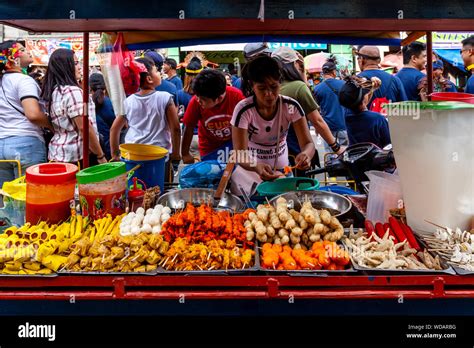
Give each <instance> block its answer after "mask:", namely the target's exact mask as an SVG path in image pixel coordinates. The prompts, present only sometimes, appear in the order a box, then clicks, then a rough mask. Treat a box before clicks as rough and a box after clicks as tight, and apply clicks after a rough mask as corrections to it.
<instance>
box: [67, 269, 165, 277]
mask: <svg viewBox="0 0 474 348" xmlns="http://www.w3.org/2000/svg"><path fill="white" fill-rule="evenodd" d="M58 274H59V275H82V276H84V275H92V276H96V275H97V276H104V275H108V276H136V275H146V276H154V275H157V274H158V269H156V270H154V271H150V272H99V271H60V272H58Z"/></svg>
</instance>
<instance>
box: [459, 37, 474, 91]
mask: <svg viewBox="0 0 474 348" xmlns="http://www.w3.org/2000/svg"><path fill="white" fill-rule="evenodd" d="M460 53H461V57H462V60H463V61H464V66H465V67H466V70H467V71H468V72H469V73H470V74H471V76H470V77H469V79H468V80H467V83H466V87H465V88H464V92H465V93H471V94H474V35H471V36H469V37H468V38H467V39H464V40H463V41H462V49H461V51H460Z"/></svg>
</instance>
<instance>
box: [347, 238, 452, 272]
mask: <svg viewBox="0 0 474 348" xmlns="http://www.w3.org/2000/svg"><path fill="white" fill-rule="evenodd" d="M347 233H348V231H346V234H347ZM414 235H415V238H416V239H417V241H418V242H419V244H420V246H421V247H422V249H424V248H427V246H426V244H425V243H424V241H423V240H421V239H420V238H419V237H418V235H417V234H416V233H414ZM342 243H343V244H344V245H345V246H346V247H347V245H346V244H345V242H344V241H342ZM347 250H348V251H349V255H350V257H351V261H352V264H353V266H354V269H356V270H357V271H361V272H365V273H377V274H380V273H382V274H383V273H385V274H451V275H454V274H456V272H455V271H454V269H453V267H451V266H450V265H449V264H448V263H447V262H446V260H445V259H444V258H442V257H441V256H440V257H439V258H440V264H441V266H442V267H444V268H445V269H443V270H435V269H419V270H418V269H382V268H369V267H362V266H360V265H359V264H358V263H357V262H355V260H354V259H353V257H352V253H351V251H350V249H349V248H347ZM429 253H430V254H431V255H435V256H436V254H435V253H432V252H429Z"/></svg>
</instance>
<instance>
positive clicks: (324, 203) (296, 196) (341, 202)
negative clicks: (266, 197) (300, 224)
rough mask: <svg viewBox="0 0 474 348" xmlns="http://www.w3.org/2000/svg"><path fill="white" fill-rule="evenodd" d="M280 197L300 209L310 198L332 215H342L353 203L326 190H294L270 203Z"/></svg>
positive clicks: (318, 207)
mask: <svg viewBox="0 0 474 348" xmlns="http://www.w3.org/2000/svg"><path fill="white" fill-rule="evenodd" d="M279 197H283V198H285V199H286V200H287V201H288V205H289V208H291V209H295V210H298V211H299V210H300V209H301V206H302V205H303V203H304V202H305V201H306V200H307V199H308V200H309V201H310V202H311V204H312V205H313V207H314V208H316V209H328V210H329V212H330V213H331V215H334V216H336V217H340V216H342V215H344V214H346V213H347V212H349V210H351V208H352V203H351V201H350V200H349V199H347V198H346V197H344V196H342V195H339V194H337V193H333V192H326V191H292V192H287V193H283V194H281V195H279V196H276V197H274V198H273V199H272V200H271V201H270V203H271V204H276V201H277V199H278V198H279Z"/></svg>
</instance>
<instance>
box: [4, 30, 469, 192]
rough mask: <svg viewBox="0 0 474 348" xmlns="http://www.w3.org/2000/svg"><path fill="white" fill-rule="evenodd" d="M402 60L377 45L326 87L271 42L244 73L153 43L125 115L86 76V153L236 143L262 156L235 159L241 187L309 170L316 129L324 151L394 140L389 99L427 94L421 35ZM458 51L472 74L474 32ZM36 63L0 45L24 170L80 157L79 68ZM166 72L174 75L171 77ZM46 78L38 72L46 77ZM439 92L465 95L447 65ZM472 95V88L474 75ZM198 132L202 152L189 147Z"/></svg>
mask: <svg viewBox="0 0 474 348" xmlns="http://www.w3.org/2000/svg"><path fill="white" fill-rule="evenodd" d="M402 53H403V63H404V67H403V69H401V70H400V71H399V72H398V73H397V74H389V73H387V72H385V71H384V70H382V69H381V68H380V62H381V59H382V57H381V54H380V51H379V49H378V48H377V47H375V46H360V47H358V49H357V50H356V52H355V54H356V56H357V62H358V66H359V68H360V73H359V74H357V75H351V76H346V77H345V78H340V77H339V76H340V74H339V73H338V67H337V61H336V60H335V59H334V57H330V58H329V59H328V60H327V61H326V63H324V65H323V66H322V72H321V77H322V82H321V83H319V84H317V85H316V86H315V87H314V88H310V84H309V83H308V81H307V75H306V70H305V66H304V59H303V57H302V56H301V54H300V53H298V52H297V51H295V50H293V49H291V48H288V47H280V48H279V49H277V50H275V51H273V52H272V51H270V50H269V49H268V47H267V46H266V45H265V44H259V43H252V44H248V45H246V47H245V50H244V56H245V60H246V62H245V65H244V66H243V68H242V71H241V76H236V73H235V71H233V70H234V69H233V68H232V70H231V71H229V72H222V71H220V70H218V69H212V68H207V67H206V66H205V63H204V61H203V59H202V57H200V56H199V55H194V56H190V57H189V59H188V61H187V62H186V64H184V76H183V78H181V77H180V76H179V75H178V73H177V69H178V64H177V62H176V61H175V60H174V59H172V58H165V57H163V55H162V54H160V53H159V52H156V51H153V50H148V51H145V52H144V53H143V54H142V56H141V57H139V58H137V59H136V65H137V66H138V67H139V71H140V73H139V74H140V88H139V90H138V91H137V92H136V93H133V94H131V95H129V96H128V97H127V99H126V101H125V105H124V110H125V112H124V115H116V114H115V113H114V109H113V107H112V103H111V100H110V98H109V97H108V95H107V89H106V83H105V81H104V77H103V75H102V74H101V73H94V74H92V75H91V76H90V78H89V82H90V83H89V88H90V91H91V98H90V101H89V103H88V104H87V105H86V106H87V107H88V117H89V122H90V127H89V150H90V154H91V158H90V161H91V163H92V164H97V163H105V162H106V161H108V160H120V151H119V145H120V143H123V142H127V143H140V144H151V145H158V146H161V147H163V148H166V149H167V150H168V151H169V154H170V155H169V158H168V162H169V163H172V162H175V163H178V162H179V161H181V160H182V161H183V162H184V163H185V164H191V163H194V162H195V160H196V157H199V158H200V160H202V161H206V160H218V159H219V154H221V153H227V154H228V153H230V150H231V149H235V150H240V151H249V152H251V153H255V154H256V159H257V162H256V165H252V166H251V165H250V164H249V163H239V166H238V168H237V169H236V171H235V172H234V175H233V177H232V183H233V185H234V187H239V186H242V185H245V182H249V181H250V182H254V181H257V182H258V181H259V180H260V181H261V180H273V179H275V178H277V177H280V176H283V175H284V173H285V171H284V168H285V167H286V166H288V165H292V166H293V167H295V168H296V169H297V170H299V172H297V175H304V170H306V169H308V168H310V167H312V166H314V165H315V164H318V163H319V156H318V152H317V150H316V146H315V144H314V142H313V139H312V137H311V135H310V128H309V126H310V125H312V126H314V128H315V130H316V132H317V134H319V135H320V136H321V138H322V139H323V140H324V142H325V149H326V151H327V152H334V153H337V154H340V153H342V152H343V151H344V150H345V148H346V146H348V145H352V144H355V143H359V142H371V143H374V144H376V145H378V146H379V147H385V146H386V145H388V144H390V142H391V141H390V132H389V129H388V122H387V120H386V118H385V117H384V116H383V115H382V113H381V111H382V105H383V104H384V103H388V102H399V101H405V100H426V97H427V96H426V80H427V79H426V75H425V74H424V73H423V72H422V71H423V70H424V69H425V68H426V64H427V63H428V64H431V62H427V52H426V46H425V45H424V44H423V43H420V42H413V43H411V44H409V45H407V46H404V47H403V49H402ZM460 53H461V56H462V59H463V61H464V64H465V66H466V69H467V70H468V71H469V72H470V73H472V74H474V36H471V37H469V38H467V39H465V40H464V41H463V42H462V49H461V52H460ZM31 63H32V57H31V55H30V54H29V52H28V51H27V50H26V49H25V47H23V46H22V44H21V43H20V42H18V41H6V42H3V43H2V44H0V86H1V89H2V91H1V92H0V159H4V160H12V159H13V160H19V161H20V163H21V165H22V169H23V170H24V169H25V168H27V167H28V166H30V165H33V164H36V163H41V162H46V161H56V162H69V163H79V164H80V163H81V161H82V160H83V153H82V135H81V134H82V129H83V117H80V116H82V115H83V113H84V103H83V99H82V98H83V97H82V89H81V84H80V82H79V81H80V80H81V79H82V71H81V66H80V64H79V61H78V59H77V57H76V55H75V54H74V52H73V51H71V50H67V49H62V48H61V49H58V50H56V51H54V53H53V54H52V55H51V57H50V60H49V63H48V67H47V69H46V72H45V73H44V74H43V73H41V74H40V76H39V75H37V74H38V72H35V74H36V75H34V76H33V77H35V78H36V79H35V78H33V77H31V76H28V75H26V74H24V71H25V69H26V68H27V67H28V66H29V65H30V64H31ZM163 76H165V77H166V78H163ZM39 77H40V79H39ZM433 78H434V88H435V91H452V92H455V91H457V88H456V86H455V85H454V84H453V83H452V82H451V81H450V80H449V78H447V76H446V74H445V72H444V64H443V62H442V61H441V60H438V61H435V62H433ZM464 91H465V92H466V93H474V75H471V76H470V77H469V79H468V81H467V84H466V87H465V90H464ZM196 132H197V147H198V149H199V155H196V154H195V153H193V147H194V146H193V139H195V138H196V137H195V134H196ZM15 175H16V168H15V164H14V163H0V187H1V185H2V184H3V182H6V181H11V180H13V179H14V178H15Z"/></svg>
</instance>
